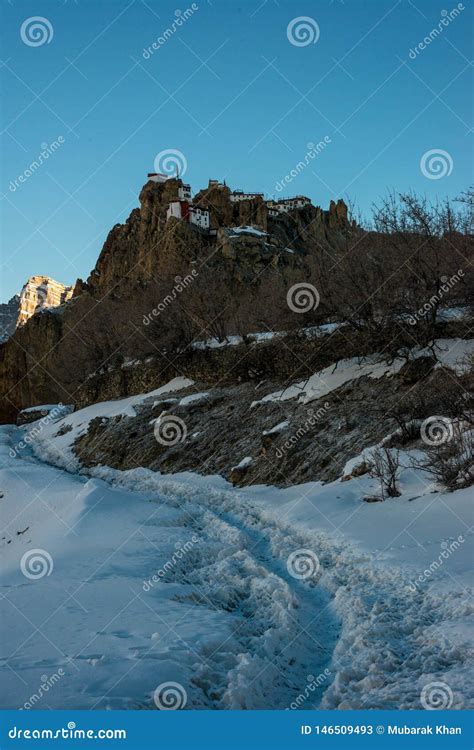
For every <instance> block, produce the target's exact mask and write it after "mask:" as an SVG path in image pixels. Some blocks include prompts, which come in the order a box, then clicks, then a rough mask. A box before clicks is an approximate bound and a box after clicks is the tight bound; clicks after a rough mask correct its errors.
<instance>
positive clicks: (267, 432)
mask: <svg viewBox="0 0 474 750" xmlns="http://www.w3.org/2000/svg"><path fill="white" fill-rule="evenodd" d="M289 424H290V423H289V421H288V420H287V419H285V421H284V422H279V423H278V424H276V425H275V426H274V427H272V428H271V429H270V430H264V431H263V433H262V434H263V435H273V434H274V433H275V432H281V431H282V430H286V429H287V428H288V427H289Z"/></svg>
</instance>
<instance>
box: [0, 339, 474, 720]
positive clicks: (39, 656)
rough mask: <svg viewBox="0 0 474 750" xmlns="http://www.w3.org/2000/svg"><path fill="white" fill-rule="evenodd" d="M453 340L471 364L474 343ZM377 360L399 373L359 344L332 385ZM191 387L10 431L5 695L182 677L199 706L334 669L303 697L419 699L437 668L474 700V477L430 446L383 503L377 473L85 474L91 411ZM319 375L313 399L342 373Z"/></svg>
mask: <svg viewBox="0 0 474 750" xmlns="http://www.w3.org/2000/svg"><path fill="white" fill-rule="evenodd" d="M437 344H438V346H439V347H440V350H442V353H441V354H440V356H441V358H442V362H443V363H450V366H454V367H456V368H457V367H459V365H458V359H459V358H461V357H463V356H464V355H465V354H466V353H467V352H468V351H472V342H471V343H470V342H466V341H461V340H455V341H450V342H448V341H440V342H437ZM393 366H394V365H392V367H393ZM396 366H397V365H395V367H396ZM361 367H366V368H370V369H367V370H366V372H367V374H369V375H370V376H372V377H383V376H385V374H386V373H387V369H386V368H387V365H385V364H383V363H381V362H376V361H374V362H370V363H369V362H367V361H366V362H364V363H363V364H362V365H360V364H359V363H358V362H355V361H349V360H343V361H342V362H340V363H339V366H338V368H336V370H335V371H334V372H333V370H334V368H327V369H328V370H330V372H328V373H326V375H325V378H327V384H328V385H329V386H331V387H337V385H334V383H337V382H339V381H340V380H341V378H344V377H346V376H349V375H350V377H351V378H354V377H360V374H358V373H360V368H361ZM389 371H390V368H389ZM323 372H324V371H323ZM321 374H322V373H320V375H321ZM344 382H345V381H344ZM190 385H192V382H191V381H188V380H187V379H185V378H176V379H175V380H173V381H171V382H170V383H168V384H167V385H166V386H163V387H162V388H161V389H157V390H155V391H153V392H151V393H148V394H140V395H139V396H134V397H130V398H127V399H121V400H119V401H109V402H104V403H102V404H95V405H94V406H93V407H86V408H85V409H82V410H79V411H77V412H75V413H74V414H70V415H67V416H66V417H64V418H63V419H62V420H61V422H60V423H59V426H60V427H64V426H66V425H70V426H71V429H70V430H69V432H65V433H64V434H62V435H58V423H57V422H56V423H55V424H54V425H53V424H46V425H44V426H42V427H41V429H37V430H36V431H35V432H34V433H33V432H32V428H31V425H28V426H27V427H22V428H17V427H13V426H3V427H0V489H1V493H2V494H3V497H1V498H0V514H1V519H2V527H3V528H4V531H3V532H2V538H1V539H0V559H1V563H2V566H1V568H2V575H1V578H0V639H1V642H2V645H3V653H4V656H5V657H6V659H4V660H2V661H1V662H0V670H1V671H2V679H3V680H4V682H5V683H6V684H8V691H7V693H6V696H5V697H4V705H3V706H2V707H3V708H19V707H22V706H24V705H25V703H26V702H28V701H29V699H30V697H31V695H32V694H34V693H35V692H36V691H37V689H38V686H39V685H40V683H41V681H42V678H43V676H44V675H50V674H52V673H57V672H58V671H59V670H60V669H61V670H63V671H64V673H65V678H64V679H61V681H60V683H59V684H58V685H55V686H54V687H53V688H51V689H50V690H49V691H48V693H47V695H46V696H45V697H44V698H42V699H41V702H40V703H38V704H37V705H36V706H35V707H37V708H62V709H72V708H76V709H91V708H101V709H104V708H111V709H118V708H127V709H130V708H154V707H155V705H154V703H153V700H152V696H153V693H154V690H155V688H156V687H157V686H158V685H160V684H161V683H163V682H167V681H173V682H178V683H180V684H181V685H182V686H183V687H184V689H185V690H186V693H187V704H186V708H187V709H193V708H219V709H261V708H288V707H290V706H291V705H292V702H294V701H295V700H296V698H297V696H299V695H301V694H304V693H305V687H306V685H307V683H308V679H309V677H308V676H315V677H316V676H322V675H323V676H324V677H323V678H322V679H321V682H320V684H319V679H318V687H317V689H316V690H314V691H311V693H310V694H309V697H308V698H307V699H305V701H304V702H303V703H302V704H301V705H300V707H301V708H330V709H342V708H348V709H356V708H367V709H399V708H409V709H419V708H421V704H420V694H421V691H422V689H423V688H424V687H425V686H426V685H428V684H430V683H432V682H443V683H445V684H447V685H448V686H449V689H450V690H451V691H452V695H453V704H452V708H456V709H458V708H469V707H472V705H473V702H474V700H473V699H474V687H473V683H472V679H471V675H470V669H469V667H470V663H471V661H470V660H471V659H472V652H473V645H474V644H473V634H472V628H471V626H470V620H469V618H470V616H471V613H472V602H471V599H470V596H471V591H470V586H471V585H472V576H471V573H470V571H471V569H472V559H473V545H472V539H473V534H472V506H473V500H474V490H473V488H472V487H471V488H467V489H462V490H457V491H455V492H452V493H447V492H445V491H444V490H443V489H442V488H441V487H439V486H437V485H435V484H433V482H432V481H431V479H430V477H429V476H428V475H427V474H425V473H424V472H423V471H422V470H420V469H418V468H413V466H412V462H411V459H412V458H417V457H419V455H420V452H414V451H411V452H410V451H408V452H407V451H401V452H400V457H401V471H400V478H399V489H400V492H401V495H400V497H397V498H392V499H388V500H386V501H385V502H379V503H370V504H369V503H366V502H364V501H363V498H364V497H366V496H373V495H377V494H379V487H378V482H377V480H376V479H374V478H372V477H370V475H369V474H365V475H363V476H360V477H356V478H353V479H350V480H349V481H344V482H342V481H340V479H339V480H337V481H334V482H331V483H328V484H322V483H321V482H317V481H315V482H310V483H306V484H304V485H299V486H294V487H289V488H286V489H279V488H275V487H270V486H262V485H260V486H252V487H247V488H243V489H241V488H234V487H232V486H231V485H230V484H229V483H228V482H226V481H225V480H224V479H223V478H222V477H218V476H200V475H196V474H193V473H191V472H183V473H181V474H176V475H161V474H159V473H158V472H153V471H151V470H149V469H144V468H135V469H131V470H129V471H118V470H115V469H112V468H110V467H107V466H98V467H94V468H92V469H89V470H87V472H86V470H83V469H81V468H80V466H79V465H78V463H77V461H76V460H75V459H74V458H73V456H72V453H71V446H72V442H73V440H74V439H75V436H77V435H78V434H79V433H82V432H83V431H85V429H87V425H88V424H89V422H90V420H91V419H93V418H94V417H95V416H101V417H104V418H106V417H108V416H119V415H123V414H125V415H129V416H133V414H134V413H135V407H137V406H139V404H140V403H143V402H144V401H145V400H146V399H152V398H156V397H160V396H164V395H166V394H167V393H172V392H175V391H179V390H181V389H182V388H187V387H189V386H190ZM311 387H312V389H313V390H311V391H307V390H306V389H305V390H304V397H307V396H308V395H311V394H314V392H315V390H316V391H317V390H318V389H320V390H321V391H324V388H325V387H327V385H325V384H324V383H323V382H322V380H321V378H319V379H317V380H314V381H313V383H312V386H311ZM299 394H301V391H300V392H299ZM299 394H298V395H299ZM195 395H199V396H201V397H203V395H204V394H195ZM296 395H297V394H296V393H295V396H296ZM184 398H186V397H184ZM35 424H36V425H39V424H40V423H39V422H37V423H35ZM284 424H285V423H280V424H279V425H275V427H273V428H271V429H270V430H269V432H271V431H272V430H276V429H277V428H278V429H283V425H284ZM61 431H62V430H61ZM28 434H31V435H32V436H33V437H32V440H33V442H32V443H31V444H27V443H26V442H25V437H26V435H28ZM367 453H368V451H367V450H366V451H363V452H362V453H361V454H360V455H356V456H354V457H353V458H352V459H351V460H350V461H348V462H347V464H346V466H345V467H344V470H343V475H347V474H349V473H351V471H352V470H353V468H354V467H355V466H357V465H358V464H360V463H361V462H362V461H363V460H364V459H365V458H366V457H367ZM38 457H39V458H40V459H43V461H48V462H49V464H46V463H43V462H42V461H41V460H39V458H38ZM251 460H252V459H251V457H249V456H247V457H245V458H244V459H243V460H242V461H241V462H240V464H239V466H242V465H244V466H245V465H248V463H249V462H250V461H251ZM50 464H55V465H50ZM64 465H66V466H67V467H68V469H69V473H68V472H65V471H63V470H62V469H61V468H57V467H58V466H59V467H61V466H64ZM31 550H40V551H41V550H42V551H44V552H45V553H47V555H49V558H48V557H47V556H45V557H44V560H45V564H46V565H47V567H48V574H46V575H44V576H43V577H40V578H28V577H27V576H26V575H24V573H23V572H22V569H21V561H22V559H24V555H25V553H27V552H30V551H31ZM296 552H299V553H300V554H301V552H304V553H305V554H306V555H309V556H310V557H309V559H310V561H313V562H314V561H317V565H315V567H314V571H313V573H312V575H311V576H310V577H309V578H308V579H303V580H301V579H299V578H298V577H297V576H295V575H294V574H293V573H292V570H291V566H290V564H289V561H290V560H291V559H292V556H294V555H295V553H296ZM50 560H51V562H50ZM23 567H24V566H23ZM7 681H8V682H7ZM307 692H308V691H307Z"/></svg>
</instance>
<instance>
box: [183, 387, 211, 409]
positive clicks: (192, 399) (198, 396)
mask: <svg viewBox="0 0 474 750" xmlns="http://www.w3.org/2000/svg"><path fill="white" fill-rule="evenodd" d="M208 396H209V393H208V392H207V391H206V392H203V393H192V394H191V395H190V396H184V398H182V399H180V401H179V403H178V406H188V404H194V403H196V402H198V401H203V400H204V399H205V398H207V397H208Z"/></svg>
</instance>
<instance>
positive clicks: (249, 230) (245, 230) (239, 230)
mask: <svg viewBox="0 0 474 750" xmlns="http://www.w3.org/2000/svg"><path fill="white" fill-rule="evenodd" d="M229 229H230V231H231V232H232V233H233V234H254V235H255V236H256V237H267V236H268V232H264V231H263V230H261V229H257V228H256V227H251V226H244V227H229Z"/></svg>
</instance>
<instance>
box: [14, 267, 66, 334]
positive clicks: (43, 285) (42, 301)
mask: <svg viewBox="0 0 474 750" xmlns="http://www.w3.org/2000/svg"><path fill="white" fill-rule="evenodd" d="M72 293H73V287H72V286H65V285H64V284H61V283H60V282H59V281H55V280H54V279H51V278H50V277H49V276H30V278H29V279H28V281H27V282H26V284H25V285H24V286H23V288H22V290H21V292H20V298H19V312H18V320H17V323H16V325H17V327H18V328H19V327H20V326H22V325H24V324H25V323H26V321H27V320H29V319H30V318H31V317H32V316H33V315H34V314H35V313H37V312H40V311H41V310H44V309H46V308H51V307H58V305H62V304H63V303H64V302H67V301H68V300H69V299H71V297H72Z"/></svg>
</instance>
